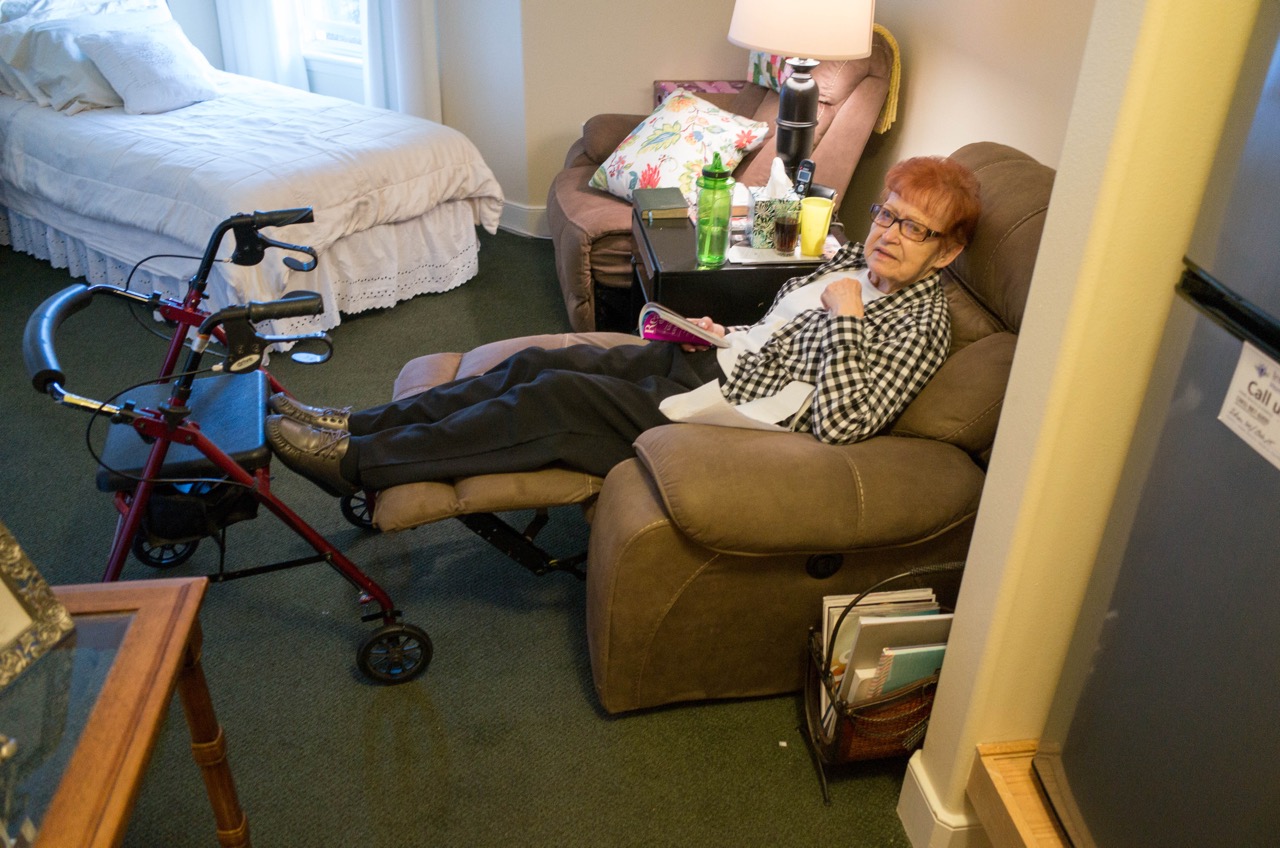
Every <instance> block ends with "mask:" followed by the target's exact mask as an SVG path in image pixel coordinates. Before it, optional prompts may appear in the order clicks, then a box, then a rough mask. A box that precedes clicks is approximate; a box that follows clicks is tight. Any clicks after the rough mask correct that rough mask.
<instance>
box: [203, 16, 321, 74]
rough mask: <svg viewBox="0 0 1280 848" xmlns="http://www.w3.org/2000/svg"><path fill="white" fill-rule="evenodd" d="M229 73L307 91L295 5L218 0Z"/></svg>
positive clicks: (225, 59) (220, 31)
mask: <svg viewBox="0 0 1280 848" xmlns="http://www.w3.org/2000/svg"><path fill="white" fill-rule="evenodd" d="M214 7H215V8H216V9H217V11H218V31H219V33H220V35H221V36H222V58H223V64H224V65H225V67H226V69H227V70H228V71H231V72H232V73H236V74H243V75H245V76H248V77H257V78H258V79H264V80H270V81H271V82H278V83H281V84H283V85H290V86H293V87H294V88H301V89H307V88H308V85H307V68H306V65H305V64H303V61H302V41H301V39H300V38H299V37H298V27H297V24H296V21H295V15H296V14H297V12H296V10H295V7H294V4H292V3H263V2H262V0H214Z"/></svg>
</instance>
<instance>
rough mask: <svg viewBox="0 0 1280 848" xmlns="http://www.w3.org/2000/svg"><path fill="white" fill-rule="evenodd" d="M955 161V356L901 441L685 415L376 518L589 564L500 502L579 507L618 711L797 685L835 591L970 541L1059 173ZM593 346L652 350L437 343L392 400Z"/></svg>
mask: <svg viewBox="0 0 1280 848" xmlns="http://www.w3.org/2000/svg"><path fill="white" fill-rule="evenodd" d="M953 155H954V156H955V158H957V159H959V160H960V161H961V162H964V163H965V164H967V165H968V166H969V167H971V168H972V169H973V170H974V171H975V173H976V174H977V176H978V180H979V182H980V185H981V195H982V202H983V212H982V217H981V219H980V221H979V224H978V229H977V234H976V236H975V238H974V240H973V242H972V244H971V245H970V246H969V247H968V249H967V250H965V252H964V253H962V254H961V255H960V257H959V258H958V259H957V260H956V261H955V262H953V263H952V264H951V265H950V266H949V267H948V268H947V269H945V270H944V272H943V275H944V286H945V288H946V291H947V296H948V302H949V306H950V311H951V318H952V335H953V339H952V348H951V352H950V355H949V357H948V359H947V361H946V362H945V363H944V365H943V366H942V368H941V369H940V370H939V371H938V373H937V374H936V375H935V376H934V377H933V379H932V380H931V381H930V382H929V383H928V384H927V385H926V386H925V388H924V390H923V391H922V392H921V393H920V395H919V396H918V397H917V398H916V399H915V400H914V401H913V402H912V403H911V404H910V405H909V406H908V407H907V409H906V410H905V411H904V412H903V414H902V415H901V416H900V417H899V418H898V420H897V421H896V422H895V423H894V424H893V425H892V426H891V427H890V428H889V429H888V430H887V431H886V432H884V433H882V434H881V435H878V436H875V437H873V438H870V439H867V440H865V441H862V442H858V443H856V444H852V445H846V446H833V445H826V444H823V443H821V442H819V441H818V440H817V439H815V438H814V437H813V436H811V435H809V434H803V433H777V432H766V431H758V430H736V429H727V428H720V427H709V426H705V425H698V424H687V423H685V424H670V425H665V426H661V427H657V428H654V429H652V430H649V431H647V432H645V433H643V434H642V435H641V437H640V438H639V439H638V440H637V442H636V452H637V456H636V458H634V459H630V460H627V461H625V462H623V463H621V464H619V465H618V466H616V467H615V468H614V469H613V470H612V471H610V472H609V474H608V476H607V477H606V478H604V479H603V480H600V479H599V478H595V477H591V476H589V475H585V474H581V473H577V472H572V471H568V470H565V469H560V468H552V469H545V470H540V471H535V472H528V473H520V474H496V475H486V476H481V477H472V478H467V479H460V480H456V481H453V482H452V483H417V484H411V485H406V486H397V487H394V488H391V489H387V490H385V491H383V492H379V493H377V496H376V501H375V506H374V510H373V521H374V524H375V525H376V526H377V527H379V528H380V529H382V530H394V529H404V528H408V527H414V526H417V525H420V524H424V523H427V522H430V521H436V520H440V519H443V518H448V517H458V518H461V519H462V520H464V521H465V522H467V523H468V526H471V527H472V529H473V530H476V532H478V533H480V534H481V535H482V536H484V537H485V538H487V539H489V540H490V541H493V542H494V543H495V544H498V545H499V546H500V547H503V548H504V549H509V550H508V552H509V553H513V555H514V556H515V558H517V559H519V560H521V561H522V562H523V563H524V564H525V565H528V566H530V567H531V568H532V569H533V570H535V571H539V572H540V571H545V570H551V569H556V568H570V569H576V567H577V563H576V562H575V563H562V562H556V561H553V560H551V559H549V558H546V557H545V555H542V554H540V552H538V551H537V549H536V547H535V546H534V543H533V542H532V539H531V536H532V535H533V534H532V533H530V532H527V531H526V532H524V533H521V532H519V531H516V530H513V529H511V528H509V527H507V526H506V525H505V523H504V522H502V521H501V520H500V519H498V518H497V517H496V516H495V515H494V514H493V513H495V512H503V511H512V510H522V509H529V508H535V509H546V508H549V507H553V506H559V505H566V504H580V505H582V506H583V507H584V508H585V509H586V510H587V515H588V520H589V521H590V524H591V532H590V541H589V546H588V551H587V557H586V561H587V566H586V569H585V571H586V574H585V577H586V603H587V610H586V613H587V615H586V620H587V639H588V643H589V648H590V657H591V669H592V676H593V679H594V683H595V688H596V691H597V693H598V695H599V698H600V702H601V704H602V705H603V707H604V708H605V709H606V710H607V711H609V712H613V713H616V712H622V711H628V710H635V709H640V708H645V707H653V706H657V705H661V704H668V703H674V702H680V701H691V700H701V699H711V698H728V697H743V696H757V695H768V694H776V693H782V692H789V691H794V690H797V689H799V688H800V687H801V685H802V683H803V675H804V671H805V656H806V653H805V651H806V649H805V645H806V636H807V633H808V629H809V627H810V626H812V625H814V624H816V623H817V619H818V615H819V610H820V609H821V598H822V596H824V595H828V594H845V593H855V592H858V591H861V590H863V589H865V588H867V587H869V586H870V585H872V584H874V583H876V582H878V581H879V580H881V579H883V578H885V577H889V576H891V575H894V574H897V573H899V572H903V571H906V570H908V569H911V568H915V567H918V566H925V565H936V564H942V563H949V562H955V561H959V560H963V559H964V558H965V556H966V552H967V550H968V546H969V540H970V537H971V534H972V531H973V522H974V517H975V515H976V513H977V508H978V501H979V497H980V495H981V493H982V485H983V480H984V476H985V469H986V465H987V461H988V459H989V456H990V451H991V447H992V443H993V441H994V438H995V433H996V425H997V422H998V420H999V416H1000V409H1001V403H1002V399H1003V396H1004V391H1005V385H1006V382H1007V380H1008V375H1009V369H1010V366H1011V363H1012V360H1013V353H1014V346H1015V343H1016V341H1017V333H1018V328H1019V326H1020V324H1021V319H1022V311H1023V307H1024V305H1025V303H1026V298H1027V289H1028V286H1029V284H1030V281H1031V275H1032V270H1033V267H1034V265H1035V258H1036V252H1037V249H1038V246H1039V241H1040V233H1041V230H1042V228H1043V222H1044V215H1045V211H1046V208H1047V205H1048V202H1049V195H1050V191H1051V188H1052V183H1053V171H1052V170H1051V169H1049V168H1047V167H1045V166H1044V165H1041V164H1039V163H1038V162H1036V161H1035V160H1033V159H1031V158H1030V157H1028V156H1026V155H1025V154H1022V153H1020V152H1018V151H1016V150H1013V149H1012V148H1009V147H1005V146H1003V145H999V144H993V143H988V142H983V143H978V144H972V145H968V146H966V147H964V148H961V149H960V150H959V151H957V152H956V153H955V154H953ZM583 341H590V342H593V343H596V344H604V345H614V344H640V343H643V342H641V341H640V340H639V339H637V338H636V337H634V336H628V335H623V334H614V333H593V334H563V335H555V336H534V337H527V338H521V339H511V340H507V341H503V342H497V343H493V344H489V345H485V346H483V347H480V348H477V349H475V350H473V351H471V352H469V353H466V354H431V355H428V356H424V357H419V358H418V359H415V360H412V361H410V362H409V363H407V364H406V365H405V366H404V368H403V369H402V371H401V373H400V376H399V378H398V379H397V381H396V385H395V395H396V397H402V396H404V395H407V394H412V393H415V392H418V391H422V390H423V389H425V388H428V387H430V386H433V385H436V384H439V383H442V382H445V381H446V380H450V379H453V378H454V377H457V376H465V375H467V374H473V373H478V372H481V371H483V370H485V369H487V368H488V367H490V366H491V365H493V364H496V363H497V362H499V361H501V360H502V359H504V358H505V357H506V356H508V355H510V354H511V353H512V352H514V351H515V350H517V349H520V348H521V347H525V346H529V345H540V346H550V345H567V344H573V343H577V342H583ZM539 557H542V558H541V559H540V558H539ZM939 588H946V587H945V586H940V587H939ZM952 588H954V587H952Z"/></svg>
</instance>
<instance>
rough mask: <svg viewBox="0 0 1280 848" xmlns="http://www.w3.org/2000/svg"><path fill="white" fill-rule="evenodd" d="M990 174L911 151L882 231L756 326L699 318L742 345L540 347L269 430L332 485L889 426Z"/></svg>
mask: <svg viewBox="0 0 1280 848" xmlns="http://www.w3.org/2000/svg"><path fill="white" fill-rule="evenodd" d="M979 211H980V205H979V200H978V184H977V180H976V178H975V177H974V176H973V174H972V173H970V172H969V171H968V170H967V169H966V168H965V167H964V166H962V165H960V164H959V163H957V162H955V161H953V160H951V159H947V158H942V157H917V158H913V159H907V160H904V161H903V162H900V163H898V164H897V165H895V166H894V167H893V168H891V169H890V170H889V173H888V174H887V175H886V177H885V188H884V191H883V193H882V195H881V198H880V202H879V203H876V204H874V205H873V206H872V207H871V221H872V223H871V230H870V232H869V233H868V234H867V238H866V240H865V241H864V242H861V243H851V244H847V245H845V246H844V247H842V248H841V249H840V250H839V251H838V252H837V253H836V255H835V256H834V257H833V258H832V259H831V260H830V261H828V262H826V263H825V264H823V265H821V266H819V267H818V268H817V269H816V270H815V271H814V272H813V273H811V274H809V275H807V276H804V277H796V278H793V279H791V280H788V281H787V282H786V283H785V284H784V285H783V286H782V288H781V289H780V290H779V292H778V295H777V298H776V299H775V300H774V302H773V305H772V306H771V307H770V308H769V311H768V312H767V313H766V314H765V316H764V318H762V319H761V320H760V321H759V322H758V323H756V324H753V325H751V326H744V327H729V328H726V327H723V326H721V325H719V324H716V323H715V322H714V321H712V320H711V318H709V317H704V318H699V319H697V320H696V321H695V322H694V323H697V324H699V325H700V326H701V327H703V328H704V329H706V330H709V331H710V332H712V333H713V334H715V335H717V336H722V337H723V338H724V339H725V341H726V343H727V346H726V347H723V348H717V349H714V350H713V349H707V348H693V347H690V346H681V345H677V344H673V343H669V342H651V343H649V344H645V345H621V346H619V347H614V348H598V347H595V346H591V345H578V346H574V347H568V348H563V349H558V350H543V349H539V348H530V349H527V350H524V351H521V352H520V353H517V354H515V355H514V356H512V357H510V358H509V359H507V360H506V361H505V362H503V363H501V364H500V365H498V366H496V367H495V368H493V369H492V370H490V371H487V372H486V373H484V374H481V375H478V376H475V377H471V378H466V379H462V380H457V381H454V382H452V383H446V384H444V385H442V386H438V387H436V388H433V389H429V390H427V391H425V392H422V393H421V394H418V395H414V396H412V397H408V398H404V399H402V400H399V401H394V402H392V403H389V404H384V405H382V406H377V407H373V408H371V409H367V410H364V411H360V412H350V411H348V410H341V409H334V408H317V407H311V406H307V405H305V404H302V403H300V402H298V401H297V400H295V399H293V398H291V397H289V396H287V395H283V394H282V395H275V396H273V397H272V398H271V403H270V405H271V409H272V412H273V413H275V414H273V415H270V416H268V418H267V423H266V431H267V440H268V442H269V443H270V445H271V447H272V450H273V451H275V453H276V454H277V455H278V456H279V457H280V459H281V460H282V461H283V462H284V463H285V464H286V465H288V466H289V467H290V468H292V469H293V470H294V471H297V472H298V473H299V474H302V475H303V476H304V477H307V478H308V479H310V480H312V481H313V482H315V483H317V484H318V485H320V486H321V487H322V488H324V489H326V490H327V491H329V492H330V493H333V494H336V495H343V494H350V493H353V492H355V491H358V490H359V489H361V488H365V489H383V488H387V487H390V486H394V485H399V484H402V483H410V482H416V481H422V480H449V479H454V478H457V477H464V476H469V475H474V474H488V473H501V472H511V471H527V470H532V469H536V468H542V467H545V466H548V465H553V464H558V465H563V466H567V467H570V468H576V469H579V470H582V471H586V472H588V473H591V474H596V475H600V476H603V475H605V474H606V473H607V472H608V471H609V469H610V468H612V467H613V466H614V465H615V464H617V463H618V462H621V461H622V460H624V459H627V458H628V457H630V456H633V455H634V453H633V449H632V443H633V442H634V441H635V439H636V437H637V436H638V435H639V434H640V433H642V432H643V431H645V430H647V429H649V428H650V427H656V426H658V425H661V424H667V423H671V422H673V421H694V422H704V423H710V424H720V425H724V426H740V427H761V428H775V429H784V430H795V431H800V432H810V433H812V434H813V435H814V436H816V437H817V438H819V439H821V440H822V441H824V442H828V443H831V444H847V443H849V442H854V441H858V440H859V439H865V438H867V437H869V436H872V435H874V434H875V433H877V432H879V431H880V430H881V429H883V428H884V427H885V426H886V425H887V424H889V423H890V422H891V421H892V420H893V419H894V418H895V417H897V415H898V414H899V413H900V412H901V411H902V410H903V408H905V407H906V405H907V404H908V403H910V402H911V400H912V399H913V398H914V397H915V396H916V394H918V393H919V391H920V390H921V389H922V388H923V387H924V385H925V383H926V382H928V380H929V378H930V377H932V376H933V374H934V373H935V372H936V371H937V370H938V368H939V366H941V365H942V362H943V360H944V359H945V358H946V354H947V350H948V347H949V345H950V339H951V328H950V320H949V317H948V313H947V305H946V298H945V295H944V294H943V291H942V285H941V282H940V279H939V272H940V271H941V269H942V268H944V267H946V265H948V264H949V263H950V262H951V261H952V260H954V259H955V258H956V256H957V255H959V253H960V251H961V250H963V249H964V246H965V245H966V244H968V242H969V239H970V238H971V237H972V234H973V230H974V227H975V226H976V224H977V219H978V214H979Z"/></svg>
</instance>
